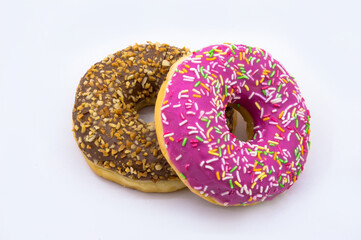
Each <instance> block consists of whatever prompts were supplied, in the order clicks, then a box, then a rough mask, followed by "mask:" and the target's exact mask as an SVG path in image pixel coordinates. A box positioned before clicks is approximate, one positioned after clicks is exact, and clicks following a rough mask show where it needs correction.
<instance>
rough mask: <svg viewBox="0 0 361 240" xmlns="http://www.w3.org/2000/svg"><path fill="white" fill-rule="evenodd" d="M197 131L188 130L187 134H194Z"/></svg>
mask: <svg viewBox="0 0 361 240" xmlns="http://www.w3.org/2000/svg"><path fill="white" fill-rule="evenodd" d="M196 133H198V131H190V132H189V133H188V134H189V135H191V134H196Z"/></svg>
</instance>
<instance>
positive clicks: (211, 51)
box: [209, 49, 214, 58]
mask: <svg viewBox="0 0 361 240" xmlns="http://www.w3.org/2000/svg"><path fill="white" fill-rule="evenodd" d="M213 52H214V49H212V50H210V51H209V57H210V58H211V57H213Z"/></svg>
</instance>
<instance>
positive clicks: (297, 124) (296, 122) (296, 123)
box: [296, 118, 298, 128]
mask: <svg viewBox="0 0 361 240" xmlns="http://www.w3.org/2000/svg"><path fill="white" fill-rule="evenodd" d="M296 128H298V119H297V118H296Z"/></svg>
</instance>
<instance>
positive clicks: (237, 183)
mask: <svg viewBox="0 0 361 240" xmlns="http://www.w3.org/2000/svg"><path fill="white" fill-rule="evenodd" d="M234 184H236V185H237V186H238V187H240V188H241V187H242V185H241V184H240V183H239V182H237V181H234Z"/></svg>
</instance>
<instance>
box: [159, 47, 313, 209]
mask: <svg viewBox="0 0 361 240" xmlns="http://www.w3.org/2000/svg"><path fill="white" fill-rule="evenodd" d="M231 103H232V104H236V105H240V106H242V107H244V108H245V109H247V111H248V112H249V113H250V115H251V116H252V118H253V121H254V137H253V139H252V140H249V141H248V142H243V141H240V140H238V139H237V138H236V137H235V136H234V135H233V134H232V133H230V132H229V130H228V128H227V126H226V119H225V113H224V110H225V108H226V106H227V105H228V104H231ZM161 119H162V127H163V137H164V141H165V146H166V149H167V152H168V155H169V158H170V161H171V163H172V164H173V166H174V167H175V168H176V169H177V170H178V171H179V172H180V173H181V174H180V175H181V177H183V178H185V179H186V180H187V182H188V184H189V185H190V187H192V188H193V189H195V190H198V191H199V193H200V194H204V196H209V197H211V198H213V199H215V200H217V201H218V202H219V203H221V204H224V205H238V204H251V203H255V202H259V201H265V200H270V199H272V198H274V197H275V196H277V195H278V194H280V193H282V192H284V191H285V190H286V189H288V188H289V187H291V186H292V185H293V184H294V182H295V181H296V180H297V179H298V177H299V175H300V173H301V172H302V170H303V167H304V164H305V163H306V158H307V154H308V150H309V145H310V142H309V134H310V122H309V121H310V114H309V111H308V110H307V107H306V105H305V101H304V99H303V98H302V96H301V94H300V90H299V87H298V85H297V83H296V82H295V80H294V79H293V78H292V77H291V76H290V75H289V74H288V72H287V71H286V70H285V69H284V67H283V66H282V65H281V64H280V63H279V62H278V61H277V60H275V59H274V58H273V57H272V56H271V55H270V54H269V53H267V52H266V51H264V50H262V49H259V48H254V47H249V46H245V45H233V44H220V45H212V46H209V47H206V48H204V49H201V50H199V51H197V52H193V53H192V54H191V55H190V56H189V57H187V58H186V59H185V60H184V61H183V62H182V63H180V64H179V65H178V66H177V68H176V70H175V72H174V74H173V76H172V77H171V79H170V80H169V82H168V85H167V88H166V94H165V97H164V99H163V103H162V107H161Z"/></svg>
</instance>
